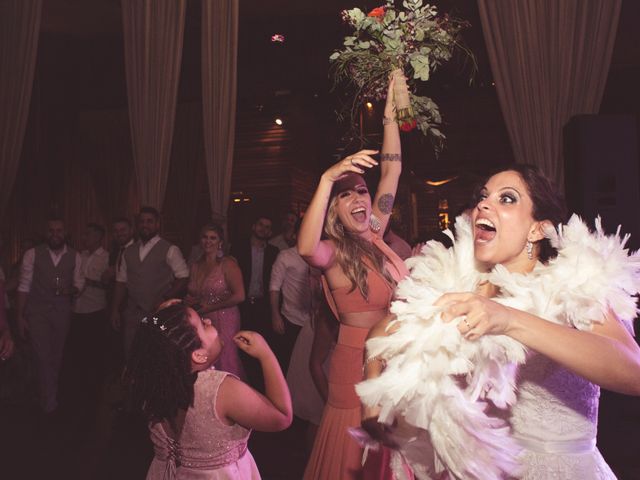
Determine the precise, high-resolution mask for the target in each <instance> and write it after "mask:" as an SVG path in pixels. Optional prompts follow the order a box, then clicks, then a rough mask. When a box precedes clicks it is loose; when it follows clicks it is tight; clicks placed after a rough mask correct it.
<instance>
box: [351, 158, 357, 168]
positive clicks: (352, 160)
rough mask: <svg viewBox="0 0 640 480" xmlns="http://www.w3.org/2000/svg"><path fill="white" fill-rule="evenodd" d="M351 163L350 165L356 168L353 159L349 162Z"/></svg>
mask: <svg viewBox="0 0 640 480" xmlns="http://www.w3.org/2000/svg"><path fill="white" fill-rule="evenodd" d="M350 161H351V165H353V166H354V167H355V166H356V164H355V163H353V158H352V159H351V160H350Z"/></svg>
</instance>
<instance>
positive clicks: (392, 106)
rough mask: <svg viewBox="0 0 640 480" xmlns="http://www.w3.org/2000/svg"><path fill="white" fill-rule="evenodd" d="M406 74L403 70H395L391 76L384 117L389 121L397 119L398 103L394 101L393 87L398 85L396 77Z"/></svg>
mask: <svg viewBox="0 0 640 480" xmlns="http://www.w3.org/2000/svg"><path fill="white" fill-rule="evenodd" d="M398 75H402V76H404V74H403V73H402V71H401V70H394V71H393V72H391V73H390V74H389V85H388V86H387V101H386V102H385V104H384V114H383V115H384V117H385V118H387V119H389V120H395V119H396V103H395V102H394V99H393V87H394V86H395V84H396V76H398Z"/></svg>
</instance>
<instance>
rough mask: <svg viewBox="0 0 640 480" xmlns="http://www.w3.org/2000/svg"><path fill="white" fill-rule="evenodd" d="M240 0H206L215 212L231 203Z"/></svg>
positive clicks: (208, 138)
mask: <svg viewBox="0 0 640 480" xmlns="http://www.w3.org/2000/svg"><path fill="white" fill-rule="evenodd" d="M238 9H239V6H238V0H202V110H203V125H204V152H205V164H206V166H207V177H208V179H209V196H210V198H211V214H212V217H213V219H214V220H215V221H218V222H221V223H224V222H225V221H226V218H227V209H228V207H229V194H230V192H229V190H230V188H231V170H232V165H233V145H234V139H235V122H236V88H237V86H236V64H237V53H238Z"/></svg>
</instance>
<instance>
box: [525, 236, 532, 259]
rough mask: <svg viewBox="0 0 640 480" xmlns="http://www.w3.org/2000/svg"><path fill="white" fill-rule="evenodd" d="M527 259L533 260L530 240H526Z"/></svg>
mask: <svg viewBox="0 0 640 480" xmlns="http://www.w3.org/2000/svg"><path fill="white" fill-rule="evenodd" d="M526 249H527V258H528V259H529V260H533V243H532V242H531V241H530V240H527V246H526Z"/></svg>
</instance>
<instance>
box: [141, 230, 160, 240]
mask: <svg viewBox="0 0 640 480" xmlns="http://www.w3.org/2000/svg"><path fill="white" fill-rule="evenodd" d="M157 234H158V232H157V231H155V232H149V233H146V232H138V236H139V237H140V240H142V241H143V242H148V241H149V240H151V239H152V238H153V237H155V236H156V235H157Z"/></svg>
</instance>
